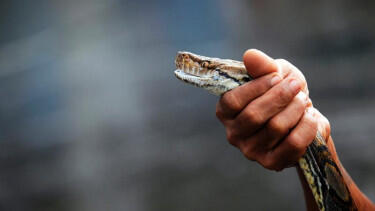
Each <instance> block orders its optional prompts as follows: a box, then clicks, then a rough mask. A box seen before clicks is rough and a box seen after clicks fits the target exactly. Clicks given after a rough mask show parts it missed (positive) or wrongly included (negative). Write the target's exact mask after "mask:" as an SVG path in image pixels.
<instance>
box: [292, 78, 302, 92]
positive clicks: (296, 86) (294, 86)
mask: <svg viewBox="0 0 375 211" xmlns="http://www.w3.org/2000/svg"><path fill="white" fill-rule="evenodd" d="M289 87H290V88H291V89H292V90H293V91H294V92H296V91H299V89H300V88H301V86H300V84H299V83H298V81H297V80H295V79H293V80H290V81H289Z"/></svg>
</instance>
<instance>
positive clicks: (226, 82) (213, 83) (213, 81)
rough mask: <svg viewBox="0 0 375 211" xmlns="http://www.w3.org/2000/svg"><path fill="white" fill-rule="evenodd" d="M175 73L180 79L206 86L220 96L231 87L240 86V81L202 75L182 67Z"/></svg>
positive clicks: (197, 85) (206, 88)
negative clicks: (194, 73)
mask: <svg viewBox="0 0 375 211" xmlns="http://www.w3.org/2000/svg"><path fill="white" fill-rule="evenodd" d="M174 74H175V76H176V77H177V78H178V79H179V80H181V81H184V82H186V83H188V84H192V85H194V86H196V87H200V88H204V89H205V90H207V91H209V92H210V93H211V94H214V95H218V96H219V95H222V94H224V93H225V92H227V91H229V90H230V89H233V88H235V87H237V86H239V84H238V83H236V82H234V81H232V80H230V79H226V78H222V76H219V75H212V76H209V77H201V76H197V75H192V74H189V73H186V72H185V71H184V70H181V69H177V70H175V71H174Z"/></svg>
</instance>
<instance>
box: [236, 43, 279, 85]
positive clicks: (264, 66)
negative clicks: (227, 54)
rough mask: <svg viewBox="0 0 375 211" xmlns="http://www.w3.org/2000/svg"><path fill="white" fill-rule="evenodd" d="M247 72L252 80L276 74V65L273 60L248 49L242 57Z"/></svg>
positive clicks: (255, 50) (258, 51) (261, 53)
mask: <svg viewBox="0 0 375 211" xmlns="http://www.w3.org/2000/svg"><path fill="white" fill-rule="evenodd" d="M243 61H244V64H245V67H246V69H247V72H248V74H249V75H251V76H252V77H254V78H257V77H260V76H263V75H266V74H268V73H272V72H277V71H278V65H277V63H276V62H275V61H274V59H273V58H271V57H269V56H268V55H267V54H265V53H263V52H262V51H260V50H257V49H249V50H247V51H246V52H245V53H244V55H243Z"/></svg>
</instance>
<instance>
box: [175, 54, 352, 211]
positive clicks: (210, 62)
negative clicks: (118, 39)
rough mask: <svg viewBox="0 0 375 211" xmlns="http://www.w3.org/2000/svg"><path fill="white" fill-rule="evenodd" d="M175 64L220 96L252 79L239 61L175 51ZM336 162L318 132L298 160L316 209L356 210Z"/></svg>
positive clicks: (178, 74)
mask: <svg viewBox="0 0 375 211" xmlns="http://www.w3.org/2000/svg"><path fill="white" fill-rule="evenodd" d="M175 63H176V67H177V70H176V71H175V75H176V77H177V78H178V79H180V80H182V81H184V82H186V83H189V84H192V85H195V86H197V87H201V88H204V89H206V90H208V91H209V92H211V93H213V94H215V95H222V94H224V93H225V92H227V91H229V90H232V89H234V88H236V87H238V86H240V85H242V84H244V83H246V82H248V81H250V80H251V78H250V77H249V76H248V75H247V72H246V68H245V66H244V65H243V63H242V62H239V61H234V60H227V59H218V58H209V57H204V56H199V55H196V54H192V53H189V52H178V54H177V56H176V60H175ZM337 162H338V160H335V159H334V158H333V156H332V154H331V153H330V151H329V149H328V147H327V145H326V143H325V140H324V139H323V138H322V136H321V135H320V132H318V133H317V135H316V137H315V139H314V141H313V143H312V144H311V145H310V146H309V147H308V148H307V151H306V154H305V155H303V157H302V158H301V159H300V160H299V167H300V170H301V173H302V174H303V176H304V178H305V181H306V182H307V184H308V186H309V188H310V191H311V193H312V196H313V197H314V199H315V202H316V205H317V207H318V208H319V210H357V207H356V205H355V203H354V200H353V199H352V196H351V192H350V191H349V189H348V186H347V184H346V183H345V181H347V180H345V179H344V176H343V174H342V168H339V163H337Z"/></svg>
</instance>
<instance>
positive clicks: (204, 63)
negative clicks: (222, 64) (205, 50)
mask: <svg viewBox="0 0 375 211" xmlns="http://www.w3.org/2000/svg"><path fill="white" fill-rule="evenodd" d="M208 65H209V63H208V62H207V61H204V62H202V63H201V66H202V67H204V68H207V67H208Z"/></svg>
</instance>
